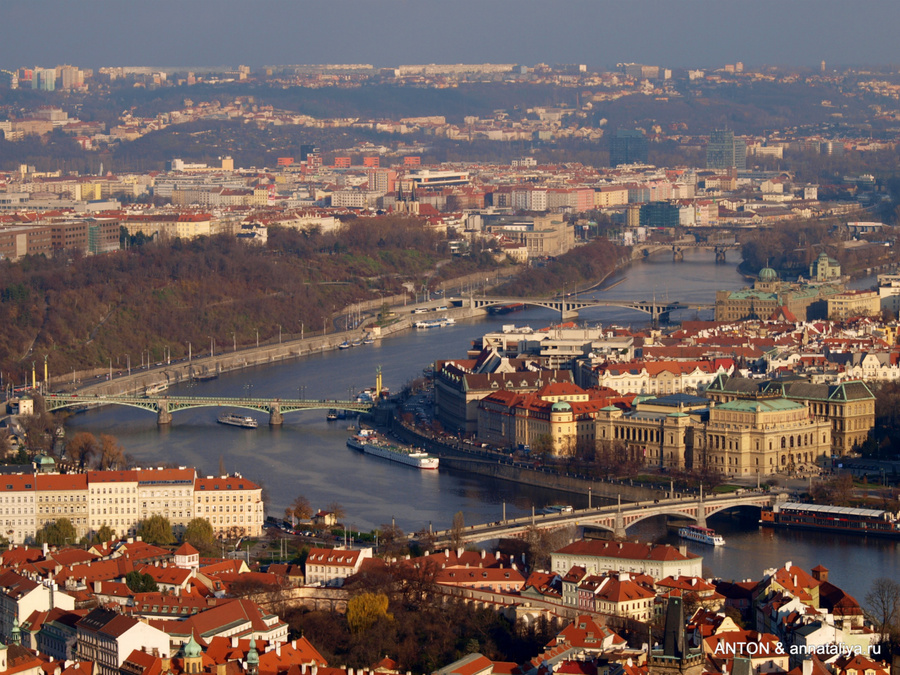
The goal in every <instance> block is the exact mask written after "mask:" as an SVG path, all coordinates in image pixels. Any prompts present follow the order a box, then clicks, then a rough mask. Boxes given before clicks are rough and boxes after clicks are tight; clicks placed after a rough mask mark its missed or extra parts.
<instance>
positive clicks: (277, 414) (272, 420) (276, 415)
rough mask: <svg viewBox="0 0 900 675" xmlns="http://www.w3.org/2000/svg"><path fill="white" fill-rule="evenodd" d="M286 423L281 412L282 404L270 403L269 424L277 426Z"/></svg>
mask: <svg viewBox="0 0 900 675" xmlns="http://www.w3.org/2000/svg"><path fill="white" fill-rule="evenodd" d="M281 424H284V415H282V414H281V406H280V405H278V404H277V403H270V404H269V426H271V427H275V426H279V425H281Z"/></svg>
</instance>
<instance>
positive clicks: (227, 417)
mask: <svg viewBox="0 0 900 675" xmlns="http://www.w3.org/2000/svg"><path fill="white" fill-rule="evenodd" d="M218 422H219V424H228V425H230V426H233V427H241V428H242V429H256V427H258V426H259V422H257V421H256V420H255V419H253V418H252V417H249V416H248V415H238V414H237V413H222V414H221V415H219V419H218Z"/></svg>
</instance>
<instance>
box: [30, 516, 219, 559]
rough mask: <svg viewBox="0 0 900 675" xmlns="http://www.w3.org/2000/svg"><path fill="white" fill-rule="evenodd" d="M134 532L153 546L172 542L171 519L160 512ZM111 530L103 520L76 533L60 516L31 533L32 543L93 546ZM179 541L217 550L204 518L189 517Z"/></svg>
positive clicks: (205, 552)
mask: <svg viewBox="0 0 900 675" xmlns="http://www.w3.org/2000/svg"><path fill="white" fill-rule="evenodd" d="M137 534H138V535H140V537H141V539H142V540H143V541H146V542H147V543H149V544H154V545H156V546H170V545H172V544H174V543H176V538H175V535H174V534H173V532H172V523H171V522H170V521H169V519H168V518H166V517H164V516H161V515H154V516H150V517H149V518H147V519H145V520H142V521H141V522H140V523H138V526H137ZM115 536H116V535H115V533H114V532H113V530H112V528H110V527H109V526H108V525H106V524H105V523H104V524H103V525H101V526H100V529H99V530H97V531H96V532H94V533H92V534H90V535H88V536H85V537H81V538H79V537H78V532H77V531H76V529H75V525H73V524H72V521H71V520H69V519H68V518H60V519H59V520H56V521H51V522H48V523H46V524H45V525H44V526H43V527H42V528H41V529H40V530H38V531H37V533H36V534H35V538H34V539H35V543H37V544H48V545H49V546H60V547H62V546H70V545H75V544H78V545H79V546H93V545H95V544H101V543H103V542H107V541H111V540H113V539H115ZM181 541H182V542H187V543H189V544H190V545H191V546H193V547H194V548H196V549H197V550H198V551H199V552H200V555H202V556H213V555H215V554H216V551H217V550H218V549H217V547H216V538H215V535H214V533H213V529H212V525H210V524H209V521H208V520H206V519H205V518H194V519H193V520H191V521H190V522H189V523H188V524H187V527H186V528H185V530H184V533H183V534H182V535H181Z"/></svg>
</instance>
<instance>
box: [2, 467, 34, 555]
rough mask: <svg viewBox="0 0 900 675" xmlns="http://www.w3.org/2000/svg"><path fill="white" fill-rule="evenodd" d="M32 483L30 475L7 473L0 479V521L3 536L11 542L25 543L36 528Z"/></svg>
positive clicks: (32, 478) (32, 479) (32, 477)
mask: <svg viewBox="0 0 900 675" xmlns="http://www.w3.org/2000/svg"><path fill="white" fill-rule="evenodd" d="M34 485H35V477H34V476H32V475H7V476H3V480H0V523H2V527H3V536H5V537H6V538H7V539H8V540H9V541H10V542H11V543H13V544H23V543H25V539H26V538H27V537H30V536H33V535H34V532H35V531H36V530H37V527H36V526H35V514H36V513H37V511H36V509H35V495H36V490H35V487H34Z"/></svg>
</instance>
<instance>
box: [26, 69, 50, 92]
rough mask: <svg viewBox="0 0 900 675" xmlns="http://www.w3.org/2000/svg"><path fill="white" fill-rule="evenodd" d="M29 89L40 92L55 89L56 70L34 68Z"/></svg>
mask: <svg viewBox="0 0 900 675" xmlns="http://www.w3.org/2000/svg"><path fill="white" fill-rule="evenodd" d="M31 88H32V89H40V90H41V91H54V90H55V89H56V70H55V69H51V68H35V69H34V73H33V75H32V77H31Z"/></svg>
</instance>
